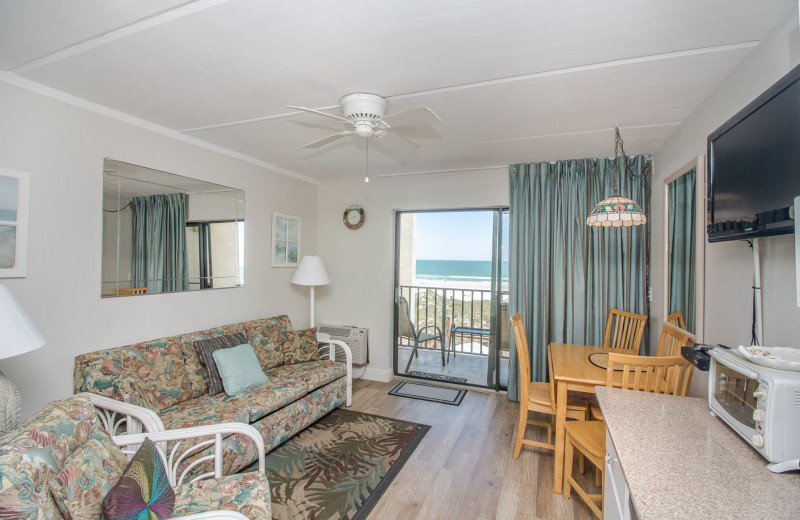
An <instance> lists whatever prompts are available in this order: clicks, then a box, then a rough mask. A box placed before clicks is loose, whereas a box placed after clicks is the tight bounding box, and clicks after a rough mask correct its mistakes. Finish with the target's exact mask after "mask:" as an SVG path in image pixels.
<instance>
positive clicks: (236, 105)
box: [0, 0, 797, 179]
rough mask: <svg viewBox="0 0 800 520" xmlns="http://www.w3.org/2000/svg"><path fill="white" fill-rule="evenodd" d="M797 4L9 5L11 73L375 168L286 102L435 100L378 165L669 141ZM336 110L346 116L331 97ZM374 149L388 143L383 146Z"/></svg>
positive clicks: (5, 30) (294, 157)
mask: <svg viewBox="0 0 800 520" xmlns="http://www.w3.org/2000/svg"><path fill="white" fill-rule="evenodd" d="M796 16H797V3H796V1H795V0H770V1H753V0H670V1H663V0H604V1H602V2H591V1H589V0H562V1H557V2H556V1H547V2H546V1H540V0H520V1H512V0H495V1H493V2H489V1H486V0H480V1H477V0H473V1H465V0H405V1H402V2H399V1H394V2H391V1H376V0H340V1H338V2H331V1H328V0H297V1H294V2H278V1H264V0H228V1H224V0H196V1H194V2H180V1H174V0H173V1H163V0H158V1H156V0H146V1H137V2H130V1H125V0H71V1H69V2H57V1H53V0H50V1H48V0H26V1H24V2H23V1H18V0H0V68H2V69H3V70H6V71H9V73H10V75H9V74H7V75H6V76H4V77H5V78H6V79H7V78H14V77H19V78H22V79H23V80H26V81H29V82H36V83H40V84H43V85H46V86H49V87H52V88H54V89H57V90H60V91H63V92H66V93H69V94H72V95H74V96H77V97H79V98H83V99H85V100H88V101H91V102H94V103H97V104H100V105H104V106H106V107H110V108H113V109H115V110H117V111H120V112H123V113H126V114H130V115H133V116H136V117H138V118H141V119H144V120H147V121H150V122H153V123H156V124H158V125H161V126H163V127H166V128H169V129H172V130H175V131H178V132H182V133H184V134H186V135H187V136H191V137H193V138H196V139H200V140H202V141H207V142H209V143H212V144H214V145H217V146H221V147H224V148H227V149H229V150H232V151H235V152H237V153H240V154H244V155H247V156H249V157H251V158H254V159H257V160H259V161H262V162H266V163H269V164H272V165H276V166H278V167H279V168H282V169H283V170H287V171H289V172H294V173H297V174H300V175H303V176H307V177H313V178H317V179H333V178H342V177H349V176H363V173H364V168H365V156H364V142H363V141H364V140H363V139H355V138H347V139H341V140H339V141H337V142H335V143H332V144H329V145H327V146H324V147H322V148H319V149H316V150H307V149H303V148H301V146H302V145H303V144H305V143H307V142H310V141H314V140H316V139H320V138H322V137H325V136H326V135H328V134H331V133H334V132H337V131H341V130H343V129H344V128H343V127H341V126H339V125H338V123H337V122H336V121H334V120H330V119H326V118H323V117H319V116H314V115H311V114H306V113H298V112H293V111H292V110H290V109H287V108H286V105H301V106H307V107H313V108H325V107H328V108H333V107H334V106H335V105H336V104H337V103H338V100H339V98H340V97H341V96H343V95H344V94H348V93H352V92H371V93H375V94H379V95H381V96H384V97H386V98H388V100H389V110H388V112H389V113H394V112H399V111H403V110H409V109H414V108H418V107H430V108H432V109H433V110H434V111H435V112H436V113H437V114H439V116H440V117H441V118H442V122H441V123H438V124H436V125H433V126H430V127H417V128H407V129H404V130H403V134H402V135H405V136H406V137H408V138H410V139H412V140H413V141H415V142H416V143H417V144H419V145H420V149H419V150H418V151H417V152H416V153H414V154H412V155H410V156H400V155H398V154H396V153H390V152H387V151H386V150H385V149H384V147H381V146H380V142H377V143H375V144H374V145H373V144H370V158H369V162H370V173H371V174H372V175H397V174H407V173H420V172H436V171H444V170H458V169H475V168H485V167H496V166H503V165H508V164H512V163H518V162H534V161H544V160H556V159H571V158H581V157H607V156H609V155H611V154H612V153H613V144H614V142H613V127H614V126H615V125H616V124H619V125H620V126H621V128H622V134H623V138H624V139H625V144H626V151H627V152H628V153H629V154H635V153H651V152H653V151H655V150H657V149H658V148H659V146H660V145H661V144H662V143H663V142H664V140H665V139H667V138H668V137H669V135H670V134H671V133H672V132H673V131H674V130H675V129H676V128H677V126H678V125H679V124H680V123H681V122H682V121H683V120H684V119H685V118H686V117H687V116H688V115H689V114H691V112H692V111H693V110H694V109H695V107H696V106H697V105H698V104H699V103H700V102H701V101H702V100H703V99H704V98H705V97H706V96H708V94H709V93H710V92H711V91H712V90H713V88H714V87H715V86H717V85H718V84H719V83H720V82H722V81H723V80H724V79H725V78H726V77H727V76H728V74H729V73H730V72H731V71H732V70H733V69H734V68H735V67H736V65H737V64H738V63H739V62H740V60H741V59H742V58H743V57H744V55H745V54H747V53H748V52H749V51H750V50H752V48H753V47H754V46H755V45H756V44H757V43H758V41H759V40H760V39H762V38H764V37H765V36H766V35H767V34H768V33H769V32H770V30H772V29H773V28H774V27H775V26H777V25H778V24H780V23H782V22H783V21H784V20H785V19H786V18H787V17H796ZM330 111H331V113H335V114H338V113H339V112H338V109H335V108H333V109H332V110H330ZM371 143H373V141H371Z"/></svg>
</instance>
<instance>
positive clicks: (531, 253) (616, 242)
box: [508, 155, 650, 400]
mask: <svg viewBox="0 0 800 520" xmlns="http://www.w3.org/2000/svg"><path fill="white" fill-rule="evenodd" d="M627 160H628V165H629V167H630V170H631V173H632V175H631V174H626V173H622V172H621V173H620V175H619V189H620V194H621V195H622V196H624V197H628V198H631V199H633V200H635V201H636V202H639V204H640V205H641V206H642V209H643V210H644V211H645V213H646V214H648V215H649V209H650V178H649V168H648V166H647V163H648V160H649V158H648V157H647V156H644V155H640V156H636V157H629V158H627ZM619 166H620V170H621V171H622V167H623V164H622V163H621V162H620V165H619ZM509 189H510V194H509V210H510V222H509V233H510V235H509V305H510V313H511V314H514V313H516V312H519V313H520V314H521V315H522V320H523V323H524V324H525V330H526V333H527V335H528V346H529V348H530V351H531V352H530V359H531V374H532V377H533V379H534V381H546V380H547V358H546V356H547V344H548V343H551V342H559V343H575V344H583V345H599V344H601V343H602V339H603V329H604V327H605V322H606V318H607V316H608V309H609V308H612V307H615V308H618V309H623V310H627V311H631V312H636V313H641V314H646V313H647V312H648V308H647V298H646V296H647V262H648V251H649V226H632V227H626V228H599V229H598V228H591V229H590V228H589V227H588V226H587V225H586V217H587V216H588V215H589V212H590V211H591V209H592V208H593V207H594V206H595V204H597V203H598V202H599V201H601V200H603V199H605V198H607V197H610V196H611V195H613V193H614V160H613V159H581V160H570V161H558V162H555V163H535V164H515V165H511V166H510V167H509ZM510 351H511V360H510V362H509V377H508V398H509V399H511V400H519V383H520V382H519V367H518V364H517V363H518V361H517V354H516V346H515V345H514V343H513V335H512V344H511V347H510Z"/></svg>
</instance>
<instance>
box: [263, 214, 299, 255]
mask: <svg viewBox="0 0 800 520" xmlns="http://www.w3.org/2000/svg"><path fill="white" fill-rule="evenodd" d="M299 258H300V217H295V216H293V215H287V214H285V213H272V259H271V262H270V265H271V266H272V267H297V263H298V259H299Z"/></svg>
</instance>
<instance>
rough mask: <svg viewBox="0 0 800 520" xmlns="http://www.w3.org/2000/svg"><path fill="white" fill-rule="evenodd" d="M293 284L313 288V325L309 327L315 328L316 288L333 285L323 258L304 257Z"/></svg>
mask: <svg viewBox="0 0 800 520" xmlns="http://www.w3.org/2000/svg"><path fill="white" fill-rule="evenodd" d="M292 283H293V284H295V285H308V286H309V287H310V288H311V325H309V327H314V287H316V286H318V285H328V284H329V283H331V279H330V278H329V277H328V271H326V270H325V265H323V263H322V258H320V257H318V256H304V257H303V259H302V260H300V265H298V266H297V271H295V273H294V276H293V277H292Z"/></svg>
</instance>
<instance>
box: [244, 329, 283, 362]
mask: <svg viewBox="0 0 800 520" xmlns="http://www.w3.org/2000/svg"><path fill="white" fill-rule="evenodd" d="M271 320H276V318H270V319H269V320H264V321H265V323H263V324H257V325H254V326H252V327H248V328H247V329H245V333H246V334H247V342H248V343H250V344H251V345H253V349H254V350H255V351H256V357H258V362H259V363H260V364H261V368H263V369H265V370H266V369H268V368H272V367H276V366H279V365H282V364H283V347H282V345H281V332H285V331H291V324H289V328H288V329H287V328H285V327H284V324H283V323H282V322H281V321H280V320H276V321H271ZM287 320H288V318H287Z"/></svg>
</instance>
